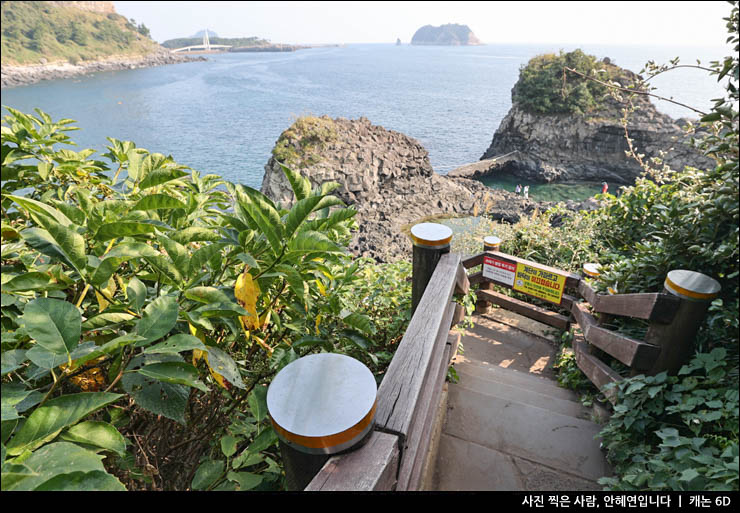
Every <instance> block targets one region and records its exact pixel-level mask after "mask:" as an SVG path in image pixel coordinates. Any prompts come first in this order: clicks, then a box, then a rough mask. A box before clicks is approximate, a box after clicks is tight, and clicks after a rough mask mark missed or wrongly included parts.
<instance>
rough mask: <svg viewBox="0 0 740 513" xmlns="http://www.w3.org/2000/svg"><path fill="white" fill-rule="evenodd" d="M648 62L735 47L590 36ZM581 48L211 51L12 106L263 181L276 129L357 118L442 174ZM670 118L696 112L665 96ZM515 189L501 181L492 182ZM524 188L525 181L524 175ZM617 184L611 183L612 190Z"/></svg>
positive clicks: (540, 188) (25, 89) (93, 135)
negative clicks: (400, 140) (540, 58)
mask: <svg viewBox="0 0 740 513" xmlns="http://www.w3.org/2000/svg"><path fill="white" fill-rule="evenodd" d="M580 48H581V49H582V50H583V51H585V52H587V53H589V54H592V55H595V56H597V57H598V58H603V57H609V58H610V59H611V60H612V62H614V63H615V64H617V65H620V66H622V67H626V68H628V69H631V70H633V71H635V72H639V71H640V70H641V69H642V66H643V65H644V63H645V62H646V61H647V60H650V59H653V60H655V61H656V62H659V63H664V62H667V61H668V60H669V59H671V58H673V57H676V56H680V57H681V60H682V62H686V63H694V62H696V59H701V61H702V62H703V63H706V62H708V61H710V60H718V59H721V58H722V57H724V55H725V54H727V52H728V51H729V50H728V49H725V48H689V47H686V48H676V47H673V48H669V47H654V48H645V47H636V46H632V47H630V46H620V47H616V46H612V47H596V46H580ZM560 49H562V50H564V51H572V50H574V49H575V47H565V48H560V47H558V46H552V45H537V46H534V45H484V46H471V47H447V46H410V45H401V46H396V45H393V44H357V45H347V46H343V47H328V48H314V49H307V50H299V51H296V52H291V53H234V54H228V53H225V54H211V55H208V56H207V58H208V61H207V62H192V63H185V64H177V65H168V66H160V67H154V68H144V69H136V70H122V71H114V72H101V73H96V74H93V75H88V76H83V77H77V78H72V79H65V80H53V81H44V82H40V83H37V84H33V85H29V86H22V87H15V88H10V89H4V90H3V91H2V104H3V105H4V106H5V105H7V106H10V107H13V108H15V109H19V110H21V111H23V112H31V111H32V110H33V109H34V108H36V107H38V108H40V109H42V110H44V111H46V112H48V113H49V114H51V115H52V117H53V118H54V119H59V118H72V119H74V120H76V121H77V124H76V125H77V126H79V127H80V128H81V130H80V131H78V132H72V133H71V134H70V135H71V137H72V139H73V140H74V141H75V142H77V144H78V145H79V147H80V148H88V147H90V148H95V149H97V150H98V151H100V152H101V153H104V152H105V151H106V150H105V146H106V145H108V144H109V143H108V141H107V140H106V137H114V138H116V139H120V140H131V141H134V142H135V143H136V144H137V146H139V147H142V148H146V149H148V150H150V151H153V152H159V153H164V154H168V155H172V156H173V157H174V158H175V160H176V161H177V162H179V163H181V164H184V165H187V166H190V167H192V168H193V169H196V170H198V171H200V172H201V173H204V174H205V173H216V174H219V175H221V176H223V177H224V178H226V179H227V180H230V181H233V182H239V183H243V184H245V185H249V186H251V187H255V188H259V187H260V185H261V183H262V177H263V174H264V166H265V164H266V163H267V161H268V159H269V158H270V152H271V150H272V148H273V146H274V145H275V141H276V140H277V139H278V137H279V136H280V133H281V132H282V131H283V130H285V129H286V128H288V127H289V126H290V125H291V123H292V122H293V121H294V120H295V119H296V118H297V117H298V116H301V115H305V114H312V115H317V116H320V115H324V114H326V115H329V116H331V117H344V118H350V119H356V118H358V117H360V116H364V117H366V118H368V119H369V120H370V122H372V123H373V124H376V125H381V126H383V127H385V128H387V129H390V130H396V131H399V132H402V133H404V134H406V135H408V136H411V137H413V138H415V139H417V140H418V141H419V142H420V143H421V144H422V145H423V146H424V147H425V148H426V149H427V151H428V152H429V158H430V161H431V164H432V166H433V168H434V170H435V171H436V172H438V173H440V174H446V173H447V172H449V171H450V170H451V169H454V168H456V167H458V166H461V165H463V164H467V163H470V162H475V161H477V160H479V159H480V157H481V156H482V155H483V153H484V152H485V151H486V149H487V148H488V146H489V145H490V143H491V139H492V137H493V133H494V132H495V131H496V129H497V128H498V126H499V124H500V123H501V120H502V119H503V117H504V116H505V115H506V113H507V112H508V111H509V109H510V107H511V88H512V87H513V86H514V83H515V82H516V80H517V78H518V74H519V69H520V67H521V66H523V65H524V64H526V63H527V61H528V60H529V59H530V58H532V57H533V56H535V55H538V54H542V53H545V52H557V51H558V50H560ZM654 82H655V84H654V85H656V86H657V87H658V90H657V91H656V93H658V94H660V95H661V96H665V97H674V98H675V99H676V100H679V101H681V102H683V103H686V104H689V105H691V106H694V107H696V108H698V109H700V110H705V111H706V110H708V109H710V108H711V105H712V102H711V99H712V98H717V97H719V96H722V92H723V90H722V88H721V86H720V85H718V84H717V83H716V79H715V78H713V77H710V76H708V75H707V74H706V73H705V72H702V71H699V70H693V69H682V70H677V71H674V72H671V73H665V74H663V75H661V76H659V77H657V78H656V79H655V80H654ZM656 105H657V107H658V109H659V110H661V111H662V112H665V113H667V114H669V115H671V116H673V117H674V118H678V117H691V116H694V114H692V112H691V111H689V110H687V109H684V108H682V107H678V106H676V105H673V104H670V103H667V102H657V103H656ZM487 183H488V184H489V185H491V186H494V187H502V188H505V189H509V190H513V188H514V186H515V185H516V183H514V182H512V181H511V180H507V179H506V178H503V179H501V180H493V181H490V180H489V181H488V182H487ZM522 185H527V184H522ZM529 185H530V197H532V198H533V199H545V200H554V199H583V198H584V197H588V196H590V195H593V194H594V193H596V192H599V191H600V189H599V188H598V185H594V184H555V185H552V184H551V185H535V184H529ZM610 192H613V191H611V190H610Z"/></svg>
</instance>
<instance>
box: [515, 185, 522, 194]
mask: <svg viewBox="0 0 740 513" xmlns="http://www.w3.org/2000/svg"><path fill="white" fill-rule="evenodd" d="M514 192H515V193H516V195H517V196H519V195H520V194H521V193H522V184H520V183H518V184H516V189H514Z"/></svg>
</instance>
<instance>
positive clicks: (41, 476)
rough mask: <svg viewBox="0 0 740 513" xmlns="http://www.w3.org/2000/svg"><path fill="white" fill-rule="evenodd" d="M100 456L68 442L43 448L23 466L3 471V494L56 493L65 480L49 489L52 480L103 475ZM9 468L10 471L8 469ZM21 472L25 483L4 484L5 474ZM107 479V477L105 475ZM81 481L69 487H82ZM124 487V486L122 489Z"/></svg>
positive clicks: (15, 481) (72, 480)
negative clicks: (84, 475) (82, 474)
mask: <svg viewBox="0 0 740 513" xmlns="http://www.w3.org/2000/svg"><path fill="white" fill-rule="evenodd" d="M102 459H103V456H99V455H97V454H95V453H94V452H92V451H89V450H87V449H83V448H82V447H80V446H78V445H75V444H73V443H69V442H56V443H53V444H49V445H46V446H44V447H42V448H40V449H38V450H37V451H35V452H34V453H33V454H31V456H30V457H29V458H28V459H26V460H25V461H24V462H23V465H22V466H21V465H6V467H5V468H3V480H2V483H3V491H6V490H15V491H30V490H35V489H38V488H40V487H42V486H43V489H45V490H50V489H57V488H56V487H57V486H62V487H64V486H65V485H64V483H63V481H64V480H60V479H57V480H54V481H52V482H51V483H49V484H48V485H47V484H46V483H47V482H48V481H50V480H51V479H54V478H55V477H57V476H63V475H68V474H74V473H77V472H82V473H87V472H94V471H97V472H103V473H105V467H103V463H102ZM9 467H10V468H9ZM8 470H11V471H17V472H19V473H20V472H24V471H25V473H26V474H29V475H27V476H26V477H25V478H24V479H20V480H16V479H13V480H12V481H11V480H6V478H5V475H6V474H5V473H6V471H8ZM106 475H108V474H107V473H106ZM82 482H83V481H82V480H78V479H77V478H76V476H75V477H73V478H72V479H71V482H70V485H73V484H74V483H78V485H80V486H82V485H81V483H82ZM121 486H123V485H121Z"/></svg>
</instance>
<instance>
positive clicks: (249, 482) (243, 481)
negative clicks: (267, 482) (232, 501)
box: [226, 471, 262, 492]
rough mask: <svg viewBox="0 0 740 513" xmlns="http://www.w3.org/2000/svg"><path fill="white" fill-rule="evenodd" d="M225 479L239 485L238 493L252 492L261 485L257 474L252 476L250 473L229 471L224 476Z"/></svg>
mask: <svg viewBox="0 0 740 513" xmlns="http://www.w3.org/2000/svg"><path fill="white" fill-rule="evenodd" d="M226 479H229V480H230V481H235V482H236V483H238V484H239V491H241V492H244V491H246V490H252V489H253V488H256V487H257V486H259V485H260V483H262V476H260V475H258V474H252V473H251V472H233V471H229V473H228V474H226Z"/></svg>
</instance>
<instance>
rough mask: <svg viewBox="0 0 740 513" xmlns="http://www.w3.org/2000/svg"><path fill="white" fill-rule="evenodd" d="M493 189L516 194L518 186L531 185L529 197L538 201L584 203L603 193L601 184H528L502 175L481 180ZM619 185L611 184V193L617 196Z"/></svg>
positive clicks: (513, 177)
mask: <svg viewBox="0 0 740 513" xmlns="http://www.w3.org/2000/svg"><path fill="white" fill-rule="evenodd" d="M480 181H481V183H483V184H485V185H487V186H488V187H491V188H492V189H503V190H505V191H509V192H514V190H515V189H516V186H517V184H521V186H522V187H524V186H525V185H529V197H530V199H533V200H536V201H568V200H573V201H579V202H580V201H583V200H586V199H588V198H591V197H593V196H594V195H596V194H599V193H601V182H563V183H527V182H525V181H522V180H521V179H520V178H517V177H515V176H511V175H500V176H495V177H485V178H481V179H480ZM618 188H619V185H618V184H609V192H610V193H611V194H616V193H617V189H618Z"/></svg>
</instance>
